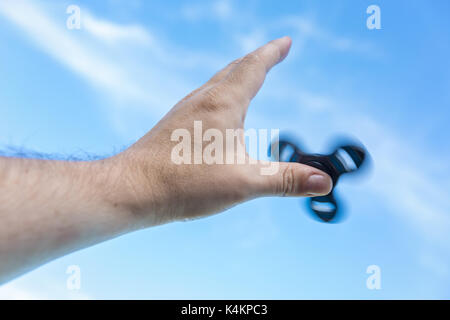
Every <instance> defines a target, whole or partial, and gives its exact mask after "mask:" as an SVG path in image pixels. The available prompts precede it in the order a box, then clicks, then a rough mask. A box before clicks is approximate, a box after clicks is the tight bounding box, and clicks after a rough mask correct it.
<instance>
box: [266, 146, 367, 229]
mask: <svg viewBox="0 0 450 320" xmlns="http://www.w3.org/2000/svg"><path fill="white" fill-rule="evenodd" d="M276 144H278V148H279V149H278V150H279V157H278V159H275V160H277V161H283V162H298V163H302V164H305V165H308V166H311V167H314V168H317V169H319V170H322V171H323V172H325V173H327V174H328V175H329V176H330V177H331V179H332V181H333V188H332V189H331V191H330V193H329V194H327V195H325V196H319V197H311V198H309V207H310V209H311V210H312V211H313V212H314V214H315V215H316V216H317V217H318V218H319V219H320V220H321V221H323V222H333V221H335V220H336V216H337V215H338V213H339V211H340V210H339V206H338V202H337V201H336V198H335V196H334V194H333V191H334V188H336V185H337V183H338V181H339V178H340V177H341V175H343V174H346V173H352V172H355V171H357V170H359V169H360V167H361V165H362V164H363V163H364V160H365V159H366V154H367V152H366V150H365V149H364V148H363V147H362V146H357V145H347V144H345V145H340V146H339V147H337V148H336V150H335V151H334V152H333V153H331V154H328V155H322V154H309V153H306V152H304V151H302V150H301V149H300V148H299V147H298V145H296V144H295V143H293V142H290V141H288V140H280V141H279V142H278V143H276V142H274V143H272V146H271V149H270V150H269V155H270V153H271V150H276V149H274V148H277V145H276ZM272 156H273V155H272Z"/></svg>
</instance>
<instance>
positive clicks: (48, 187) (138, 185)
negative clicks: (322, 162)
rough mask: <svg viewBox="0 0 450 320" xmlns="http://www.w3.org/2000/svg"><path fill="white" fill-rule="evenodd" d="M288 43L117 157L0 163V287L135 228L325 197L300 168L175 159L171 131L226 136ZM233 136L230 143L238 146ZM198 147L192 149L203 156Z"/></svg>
mask: <svg viewBox="0 0 450 320" xmlns="http://www.w3.org/2000/svg"><path fill="white" fill-rule="evenodd" d="M290 45H291V40H290V39H289V38H287V37H284V38H281V39H277V40H274V41H271V42H269V43H268V44H266V45H265V46H262V47H261V48H259V49H257V50H255V51H254V52H251V53H249V54H248V55H246V56H244V57H242V58H240V59H237V60H235V61H233V62H231V63H230V64H229V65H228V66H226V67H225V68H224V69H222V70H220V71H219V72H218V73H217V74H215V75H214V76H213V77H212V78H211V79H210V80H209V81H208V82H207V83H205V84H204V85H203V86H201V87H200V88H198V89H197V90H195V91H193V92H192V93H191V94H189V95H188V96H186V97H185V98H184V99H182V100H181V101H180V102H179V103H177V104H176V105H175V106H174V107H173V108H172V109H171V110H170V111H169V113H168V114H167V115H166V116H165V117H164V118H163V119H161V121H160V122H159V123H158V124H157V125H156V126H155V127H154V128H153V129H152V130H150V131H149V132H148V133H147V134H146V135H145V136H144V137H142V138H141V139H139V140H138V141H137V142H136V143H135V144H134V145H132V146H131V147H130V148H128V149H127V150H125V151H123V152H121V153H119V154H118V155H116V156H113V157H110V158H108V159H105V160H96V161H86V162H81V161H78V162H75V161H73V162H69V161H52V160H33V159H20V158H6V157H0V283H2V282H5V281H8V280H10V279H12V278H14V277H15V276H18V275H20V274H23V273H24V272H26V271H28V270H31V269H33V268H35V267H37V266H39V265H41V264H43V263H45V262H47V261H50V260H52V259H55V258H57V257H60V256H62V255H64V254H67V253H69V252H72V251H75V250H78V249H81V248H84V247H87V246H90V245H93V244H95V243H98V242H101V241H104V240H107V239H110V238H113V237H115V236H117V235H120V234H123V233H126V232H130V231H133V230H137V229H140V228H146V227H150V226H154V225H157V224H162V223H167V222H171V221H180V220H185V219H192V218H197V217H202V216H207V215H211V214H214V213H218V212H221V211H223V210H225V209H227V208H229V207H231V206H234V205H236V204H238V203H241V202H243V201H246V200H249V199H253V198H256V197H261V196H269V195H279V196H312V195H321V194H327V193H329V191H330V190H331V179H330V177H328V176H327V175H326V174H325V173H323V172H322V171H320V170H318V169H315V168H312V167H309V166H305V165H301V164H298V163H276V166H275V167H276V168H277V170H276V171H275V172H273V173H271V174H262V172H263V171H264V170H263V168H266V167H267V166H268V164H267V163H265V162H261V161H253V162H252V161H246V162H245V163H244V164H239V163H238V162H237V161H236V164H220V163H205V162H202V163H194V164H188V163H183V164H179V163H175V162H174V161H173V158H172V156H173V150H174V146H175V145H176V144H177V143H178V142H177V141H174V140H173V139H172V138H173V133H174V132H175V131H176V130H178V129H182V130H184V131H185V132H188V133H193V132H194V131H195V123H201V124H202V127H203V131H206V130H208V129H214V130H215V132H220V133H222V134H223V136H225V135H226V133H225V132H226V130H228V129H233V130H239V129H243V128H244V120H245V116H246V113H247V108H248V106H249V103H250V101H251V99H252V98H253V97H254V96H255V95H256V93H257V92H258V90H259V88H260V87H261V86H262V84H263V82H264V79H265V77H266V73H267V72H268V71H269V70H270V69H271V68H272V67H273V66H274V65H275V64H277V63H279V62H280V61H282V60H283V59H284V58H285V56H286V55H287V54H288V51H289V48H290ZM238 132H240V134H239V135H238V136H236V143H239V142H242V141H244V137H243V134H242V131H238ZM192 135H195V134H192ZM204 143H205V142H204V141H200V142H199V141H195V140H193V141H191V142H190V143H189V144H190V145H191V147H192V149H193V150H196V149H200V150H202V148H204V147H205V146H204ZM223 151H224V153H228V152H229V151H230V150H228V149H226V150H223ZM244 153H245V151H244ZM236 156H237V157H239V156H240V155H239V154H236ZM243 156H244V158H245V159H250V157H249V156H248V155H247V154H246V153H245V154H244V155H243Z"/></svg>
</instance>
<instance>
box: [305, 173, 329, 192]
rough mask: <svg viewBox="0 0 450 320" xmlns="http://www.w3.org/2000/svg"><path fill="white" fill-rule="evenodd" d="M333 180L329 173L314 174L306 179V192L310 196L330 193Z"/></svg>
mask: <svg viewBox="0 0 450 320" xmlns="http://www.w3.org/2000/svg"><path fill="white" fill-rule="evenodd" d="M331 187H332V182H331V178H330V177H329V176H328V175H320V174H313V175H311V176H309V178H308V180H306V185H305V188H306V190H305V191H306V194H307V195H309V196H320V195H325V194H328V193H329V192H330V190H331Z"/></svg>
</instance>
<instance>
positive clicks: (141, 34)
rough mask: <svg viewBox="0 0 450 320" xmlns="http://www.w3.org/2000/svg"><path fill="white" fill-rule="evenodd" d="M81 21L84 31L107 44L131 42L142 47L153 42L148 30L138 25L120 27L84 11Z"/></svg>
mask: <svg viewBox="0 0 450 320" xmlns="http://www.w3.org/2000/svg"><path fill="white" fill-rule="evenodd" d="M82 19H83V23H82V26H83V29H84V30H86V31H88V32H89V33H91V34H92V35H94V36H96V37H97V38H99V39H101V40H104V41H107V42H111V43H117V42H119V41H132V42H136V43H139V44H142V45H150V44H151V43H152V42H153V41H154V39H153V37H152V36H151V35H150V33H149V32H148V30H146V29H144V28H143V27H141V26H139V25H120V24H117V23H113V22H110V21H107V20H102V19H99V18H97V17H94V16H93V15H92V14H91V13H89V12H87V11H86V10H83V14H82Z"/></svg>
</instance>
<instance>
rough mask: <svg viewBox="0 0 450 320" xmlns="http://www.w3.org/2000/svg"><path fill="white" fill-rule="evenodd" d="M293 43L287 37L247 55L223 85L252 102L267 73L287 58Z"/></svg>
mask: <svg viewBox="0 0 450 320" xmlns="http://www.w3.org/2000/svg"><path fill="white" fill-rule="evenodd" d="M291 43H292V40H291V38H289V37H287V36H286V37H283V38H279V39H276V40H272V41H270V42H268V43H267V44H265V45H264V46H262V47H259V48H258V49H256V50H255V51H253V52H251V53H249V54H247V55H246V56H244V57H243V58H242V59H241V61H240V62H239V63H238V64H237V65H236V66H235V67H234V68H233V69H232V70H231V71H230V72H229V73H228V75H227V76H226V77H225V79H224V80H223V84H224V85H226V86H227V87H229V89H231V90H233V91H234V94H235V95H236V96H238V97H240V98H243V99H245V100H248V101H250V100H251V99H253V97H254V96H255V95H256V93H257V92H258V91H259V89H260V88H261V86H262V84H263V83H264V79H265V77H266V74H267V72H269V70H270V69H271V68H272V67H273V66H274V65H276V64H277V63H279V62H281V61H282V60H283V59H284V58H285V57H286V56H287V54H288V52H289V49H290V47H291Z"/></svg>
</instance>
